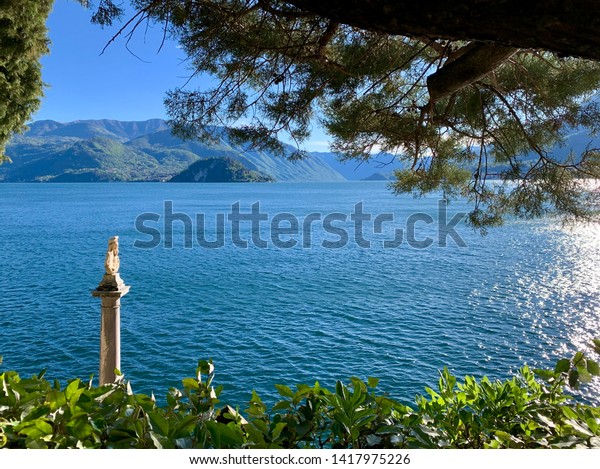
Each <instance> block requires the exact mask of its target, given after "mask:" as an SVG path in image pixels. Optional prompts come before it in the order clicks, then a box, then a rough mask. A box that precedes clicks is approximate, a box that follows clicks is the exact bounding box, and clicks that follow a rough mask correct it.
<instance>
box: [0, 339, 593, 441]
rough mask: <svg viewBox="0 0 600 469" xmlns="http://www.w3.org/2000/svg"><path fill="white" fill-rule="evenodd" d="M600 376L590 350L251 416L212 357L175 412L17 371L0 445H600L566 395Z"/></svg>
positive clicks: (314, 398)
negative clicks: (497, 376) (237, 404)
mask: <svg viewBox="0 0 600 469" xmlns="http://www.w3.org/2000/svg"><path fill="white" fill-rule="evenodd" d="M595 345H596V346H597V347H599V348H600V341H597V342H596V344H595ZM598 371H599V370H598V365H597V364H596V363H595V362H593V361H591V360H587V359H586V358H585V356H584V355H583V354H581V353H578V354H577V355H575V357H573V359H571V360H561V361H559V362H558V364H557V366H556V368H555V369H554V370H535V372H534V371H532V370H530V369H529V368H527V367H524V368H522V369H521V370H520V372H519V374H518V375H517V376H515V377H514V378H512V379H510V380H506V381H490V380H489V379H487V378H483V379H481V380H479V381H478V380H476V379H475V378H473V377H470V376H467V377H465V379H464V381H463V382H458V380H457V378H456V377H454V376H452V375H451V374H450V373H449V372H448V370H447V369H444V370H443V371H442V372H440V379H439V383H438V389H437V390H433V389H430V388H426V393H427V396H418V397H417V399H416V403H415V405H414V406H413V407H411V406H407V405H404V404H402V403H400V402H398V401H396V400H394V399H392V398H390V397H389V396H386V395H382V394H378V393H377V392H376V387H377V379H375V378H369V379H368V380H367V381H366V382H364V381H362V380H360V379H358V378H351V380H350V383H349V384H348V385H345V384H342V383H341V382H338V383H337V384H336V386H335V389H326V388H324V387H322V386H321V385H319V383H315V384H314V386H307V385H298V386H297V388H296V390H292V389H291V388H290V387H288V386H285V385H276V388H277V391H278V393H279V395H280V396H281V399H280V400H279V401H278V402H277V403H276V404H274V405H273V406H272V407H271V408H268V407H267V406H266V405H265V404H264V403H263V401H262V400H261V399H260V397H259V396H258V395H257V394H256V392H252V396H251V399H250V402H249V403H248V408H247V409H246V410H245V413H244V415H242V414H241V413H240V412H239V411H238V410H236V409H233V408H232V407H231V406H227V405H225V406H220V405H219V404H220V401H219V399H218V396H219V394H220V392H221V387H217V388H214V387H213V384H212V382H213V378H214V367H213V365H212V363H211V362H207V361H200V362H199V363H198V368H197V370H196V376H195V377H193V378H185V379H183V380H182V389H181V390H179V389H171V390H170V391H169V393H168V395H167V397H166V405H164V406H158V405H157V404H156V402H155V400H154V398H153V397H149V396H147V395H144V394H135V393H133V392H132V390H131V387H130V385H129V383H128V382H126V381H125V380H124V379H123V376H119V377H118V379H117V380H116V382H115V383H113V384H110V385H105V386H99V387H95V386H93V385H92V382H91V380H90V382H87V383H86V382H82V381H81V380H79V379H76V380H73V381H70V382H69V383H68V384H67V386H66V387H65V388H64V389H63V388H61V386H60V384H59V383H58V382H56V381H55V382H54V383H50V382H49V381H47V380H46V379H44V376H43V373H42V374H40V375H38V376H33V377H32V378H29V379H22V378H20V377H19V375H18V374H17V373H16V372H14V371H8V372H4V373H2V374H0V448H2V447H5V448H539V447H545V448H580V447H586V448H588V447H600V408H597V407H594V406H590V405H586V404H583V403H578V402H576V401H575V400H574V399H573V398H571V397H569V396H568V395H566V394H565V388H566V386H567V385H570V386H571V387H576V386H579V384H580V383H581V382H587V381H589V380H590V379H591V377H592V375H599V374H600V373H599V372H598ZM534 373H535V374H534ZM536 374H537V376H538V379H536V376H535V375H536Z"/></svg>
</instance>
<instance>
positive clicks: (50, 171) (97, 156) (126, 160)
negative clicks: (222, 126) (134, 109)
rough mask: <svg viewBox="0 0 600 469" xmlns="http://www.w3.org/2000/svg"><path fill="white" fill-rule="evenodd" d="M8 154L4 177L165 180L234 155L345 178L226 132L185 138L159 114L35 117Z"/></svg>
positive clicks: (293, 175) (293, 171) (277, 174)
mask: <svg viewBox="0 0 600 469" xmlns="http://www.w3.org/2000/svg"><path fill="white" fill-rule="evenodd" d="M286 151H287V153H291V152H292V151H293V149H292V148H291V147H286ZM6 154H7V156H8V157H10V158H11V160H12V161H13V162H12V163H6V164H3V165H0V181H4V182H46V181H49V182H102V181H167V180H170V179H171V178H172V177H173V176H175V175H178V174H180V173H182V172H183V171H184V170H186V169H187V168H188V167H189V166H190V165H191V164H193V163H195V162H196V161H198V160H201V159H207V158H230V159H233V160H235V161H239V162H241V164H242V165H244V166H245V167H246V168H247V169H248V170H252V171H258V172H261V173H264V174H265V175H267V176H269V177H271V178H273V179H275V180H277V181H340V180H344V177H343V176H342V175H341V174H340V173H338V172H337V171H335V170H334V169H333V168H331V167H330V166H329V165H328V164H326V163H325V162H324V161H321V160H320V159H318V158H315V159H312V158H311V159H307V160H303V161H289V160H287V159H286V158H282V157H279V156H276V155H274V154H272V153H270V152H268V151H257V150H254V149H251V148H250V147H249V146H239V145H233V144H231V143H229V142H227V141H226V139H225V138H218V139H217V141H216V142H214V141H210V142H203V141H183V140H181V139H179V138H177V137H175V136H173V135H172V134H171V132H170V130H169V128H168V126H167V123H166V122H165V121H163V120H161V119H152V120H148V121H143V122H123V121H115V120H106V119H105V120H84V121H75V122H69V123H60V122H55V121H51V120H45V121H37V122H34V123H32V124H30V126H29V130H28V131H27V132H26V133H25V134H24V135H18V136H15V137H14V138H13V139H12V140H11V142H10V143H9V145H8V146H7V149H6Z"/></svg>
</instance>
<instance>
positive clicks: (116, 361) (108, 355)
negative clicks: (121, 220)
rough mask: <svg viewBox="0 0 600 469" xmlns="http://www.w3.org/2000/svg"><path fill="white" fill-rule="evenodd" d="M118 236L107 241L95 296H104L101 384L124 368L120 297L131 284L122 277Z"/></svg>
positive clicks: (101, 324) (114, 377) (102, 300)
mask: <svg viewBox="0 0 600 469" xmlns="http://www.w3.org/2000/svg"><path fill="white" fill-rule="evenodd" d="M118 239H119V238H118V237H117V236H115V237H113V238H111V239H110V240H109V241H108V252H107V253H106V262H105V264H104V266H105V270H106V273H105V274H104V277H103V278H102V281H101V282H100V285H98V287H97V288H96V289H95V290H92V296H94V297H97V298H98V297H99V298H100V299H101V302H102V303H101V306H100V309H101V320H100V379H99V382H100V385H103V384H108V383H113V382H114V381H115V379H116V375H115V369H117V370H120V369H121V297H122V296H125V295H126V294H127V293H128V292H129V286H128V285H125V282H123V280H122V279H121V276H120V275H119V273H118V269H119V243H118Z"/></svg>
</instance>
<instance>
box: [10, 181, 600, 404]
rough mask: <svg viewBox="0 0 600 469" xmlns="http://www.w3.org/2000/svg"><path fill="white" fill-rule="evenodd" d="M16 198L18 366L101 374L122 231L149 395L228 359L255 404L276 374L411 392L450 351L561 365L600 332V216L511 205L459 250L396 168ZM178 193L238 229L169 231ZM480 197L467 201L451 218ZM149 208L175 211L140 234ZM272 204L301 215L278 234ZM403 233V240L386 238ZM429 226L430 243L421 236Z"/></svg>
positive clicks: (228, 375) (70, 189) (62, 374)
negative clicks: (548, 214) (108, 268)
mask: <svg viewBox="0 0 600 469" xmlns="http://www.w3.org/2000/svg"><path fill="white" fill-rule="evenodd" d="M0 196H1V198H2V204H0V223H1V226H2V236H1V237H0V252H1V253H2V256H1V257H0V269H1V270H2V272H3V278H2V282H1V287H0V355H2V356H3V359H4V362H3V364H2V365H0V369H2V370H5V369H15V370H17V371H19V372H20V373H21V374H23V375H31V374H34V373H38V372H39V371H40V370H41V369H47V370H48V371H47V376H48V377H50V378H57V379H59V380H62V381H64V380H66V379H67V378H72V377H81V378H87V377H89V375H90V374H94V375H97V369H98V353H99V327H100V313H99V311H100V305H99V301H98V299H97V298H92V296H91V295H90V290H92V289H93V288H95V287H96V286H97V284H98V282H99V281H100V280H101V278H102V274H103V263H104V253H105V251H106V241H107V239H108V238H109V237H111V236H113V235H118V236H119V237H120V250H121V253H120V254H121V275H122V277H123V279H124V280H125V281H126V283H127V284H128V285H130V286H131V291H130V293H129V294H128V295H127V296H125V297H124V298H123V299H122V311H121V314H122V317H121V321H122V323H121V340H122V370H123V372H124V373H125V375H126V377H128V378H129V379H130V380H131V382H132V386H133V388H134V390H135V391H137V392H145V393H150V392H154V394H155V395H156V396H157V397H160V396H164V395H165V393H166V391H167V389H168V388H169V387H172V386H179V385H180V380H181V378H183V377H186V376H191V375H192V374H193V372H194V368H195V366H196V363H197V360H198V359H200V358H206V359H208V358H212V359H213V360H214V362H215V365H216V371H217V377H216V382H217V384H223V385H224V391H223V394H222V395H221V397H222V399H223V400H224V401H227V402H228V403H231V404H240V405H242V406H243V404H244V403H245V402H246V401H247V400H248V398H249V397H250V396H249V392H250V391H251V390H252V389H256V390H257V391H258V392H259V394H261V395H262V396H264V397H266V398H267V399H272V398H273V397H274V395H275V388H274V384H275V383H286V384H288V385H291V386H293V385H295V384H297V383H303V382H308V383H312V382H313V381H314V380H319V381H320V382H321V383H324V384H327V385H332V384H334V383H335V380H336V379H342V380H345V379H347V378H348V377H350V376H358V377H361V378H366V377H368V376H375V377H379V378H380V388H381V390H382V391H386V392H388V393H390V394H391V395H393V396H395V397H398V398H400V399H403V400H406V401H412V399H413V397H414V395H415V394H416V393H422V392H423V388H424V386H425V385H430V386H431V385H433V384H435V383H436V381H437V376H438V375H437V370H438V369H441V368H442V367H444V366H448V367H449V368H450V369H451V371H453V372H454V373H456V374H458V375H465V374H474V375H476V376H482V375H484V374H487V375H488V376H490V377H493V378H505V377H507V376H509V375H510V374H511V373H514V372H515V371H516V370H518V368H519V367H521V366H523V365H524V364H528V365H530V366H547V365H552V364H554V362H555V360H556V359H557V357H562V356H566V355H568V354H570V353H572V352H573V351H574V350H576V349H586V347H587V344H588V342H589V341H590V339H591V338H592V337H594V336H598V335H600V331H599V327H598V326H599V324H600V295H599V292H600V229H599V228H598V226H584V225H577V226H574V227H572V228H565V227H562V226H561V225H560V224H558V223H557V222H556V221H553V220H549V219H543V220H535V221H522V220H509V221H508V222H507V223H506V224H505V226H503V227H501V228H497V229H493V230H491V231H490V233H489V235H488V236H485V237H482V236H481V235H480V234H479V233H478V232H474V231H472V230H471V229H470V228H468V227H466V226H464V225H462V224H461V225H459V226H458V227H457V228H456V232H457V233H458V235H459V236H460V238H461V239H462V240H463V241H464V243H465V244H466V246H459V245H457V243H456V242H455V241H456V239H453V238H452V237H444V236H443V233H442V236H439V235H438V231H439V230H438V229H437V228H438V226H439V223H438V221H439V220H438V218H439V216H438V199H437V198H436V197H428V198H425V199H413V198H412V197H409V196H402V197H397V196H393V195H392V194H391V193H390V192H389V191H388V190H387V189H386V186H385V184H384V183H379V182H348V183H330V184H328V183H302V184H291V183H290V184H284V183H281V184H279V183H278V184H229V185H227V184H205V185H203V184H197V185H195V184H158V183H156V184H134V183H131V184H64V185H63V184H53V185H51V184H37V185H36V184H1V185H0ZM165 201H171V202H172V207H173V211H174V212H178V213H180V214H187V215H188V216H189V217H190V220H191V221H190V224H191V225H192V226H191V228H192V230H195V231H198V227H199V223H197V222H198V220H197V219H196V215H197V214H200V215H204V220H205V224H204V231H203V233H204V234H205V238H206V239H207V240H209V241H210V240H215V239H218V236H219V232H220V233H221V234H222V235H223V244H224V245H223V247H220V248H216V249H210V248H207V247H202V246H200V245H199V244H198V242H197V240H196V239H195V237H196V233H195V231H192V232H190V233H188V234H189V235H190V237H188V238H187V241H188V242H191V243H192V247H191V248H189V247H187V248H186V246H185V245H186V238H185V233H184V222H181V221H176V222H174V223H173V229H174V231H173V235H172V239H173V247H172V248H168V247H165V241H167V243H166V244H167V245H168V239H166V238H165V236H166V235H168V227H167V230H166V231H167V232H165V226H164V220H165ZM238 202H239V211H241V212H242V213H243V214H248V213H250V212H251V207H252V205H253V204H255V203H256V202H258V203H259V205H260V206H258V205H257V206H256V207H257V208H259V209H260V213H261V214H263V218H266V220H260V223H258V224H256V226H255V228H256V227H258V228H259V229H258V230H255V231H254V232H253V231H252V226H251V223H250V222H247V221H242V222H241V223H240V232H239V233H236V232H235V231H236V230H235V227H232V224H231V221H230V220H228V218H227V215H228V214H230V213H231V212H232V206H233V205H234V204H236V203H238ZM359 203H362V210H363V212H365V213H369V214H371V220H366V221H364V223H363V226H362V229H361V230H360V233H358V235H360V237H357V236H356V233H355V229H357V228H356V223H355V222H354V220H353V219H351V218H350V217H351V215H352V214H353V213H354V212H355V210H356V204H359ZM467 210H468V207H467V206H466V205H464V204H462V203H458V202H455V203H452V204H451V205H450V206H449V207H448V215H447V219H448V220H450V219H451V218H452V217H453V216H454V214H456V213H458V212H461V211H467ZM144 213H155V214H156V216H160V219H159V221H158V222H155V221H152V219H151V218H147V219H146V221H145V222H144V224H145V226H146V228H145V230H146V233H140V232H139V231H137V230H136V227H135V221H136V218H137V217H138V216H139V215H141V214H144ZM285 213H287V215H281V214H285ZM419 213H421V214H429V216H430V217H431V219H429V218H427V215H415V214H419ZM219 214H222V215H223V217H224V227H223V228H224V230H223V229H221V228H220V227H219V225H220V222H219V218H218V215H219ZM278 214H279V217H278V218H276V217H277V216H278ZM310 214H319V215H318V216H316V215H310ZM329 214H334V215H331V216H330V217H329V219H328V220H329V221H328V223H329V225H328V227H325V226H324V223H323V219H324V218H325V217H326V216H327V215H329ZM377 216H380V218H379V221H380V223H379V225H380V226H379V227H378V229H377V230H374V228H373V222H374V219H375V218H376V217H377ZM318 217H320V218H321V220H319V219H318ZM392 217H393V221H392V220H391V218H392ZM178 218H181V216H180V215H178ZM344 218H345V220H346V221H344ZM355 218H356V217H355ZM274 220H276V221H277V222H278V223H279V224H278V225H277V226H279V227H280V228H283V229H282V230H281V231H280V233H279V237H275V238H272V235H273V232H272V230H270V228H271V225H272V224H273V222H274ZM286 220H287V221H286ZM293 220H297V223H298V225H297V226H294V221H293ZM431 221H433V223H431ZM308 222H310V225H309V224H308ZM411 224H412V225H414V226H413V228H414V229H412V228H411ZM277 226H275V227H277ZM148 228H152V229H155V230H157V232H160V234H161V239H160V245H159V246H157V247H154V248H151V249H144V248H140V247H136V246H135V244H136V242H137V243H138V244H139V243H140V242H142V243H146V244H149V242H150V241H151V240H152V238H151V235H150V234H148V233H150V231H149V230H148ZM285 228H289V230H288V231H287V232H286V231H285ZM336 229H337V231H336ZM398 229H403V230H404V231H403V232H402V234H403V237H401V238H399V239H400V240H403V242H402V243H401V244H400V245H399V246H398V247H395V248H392V247H389V246H387V247H385V246H384V241H388V244H389V241H391V240H392V239H394V237H395V236H396V235H397V231H396V230H398ZM375 231H378V232H375ZM407 231H409V232H410V233H412V234H411V235H410V236H412V238H411V240H412V241H411V243H409V242H408V241H407ZM344 233H346V234H347V235H348V240H347V242H344V241H345V235H344ZM236 234H237V235H239V236H238V237H239V238H240V240H246V241H249V242H248V247H247V248H242V247H239V246H236V244H240V243H239V242H238V243H235V242H234V238H235V235H236ZM253 235H254V241H255V242H253V238H252V236H253ZM410 236H408V237H410ZM413 238H414V239H413ZM428 238H431V241H432V245H431V246H429V247H427V248H424V249H419V248H417V247H416V245H417V244H419V242H420V241H426V240H427V239H428ZM294 240H295V241H296V243H295V246H293V247H289V248H284V247H282V244H283V245H285V244H290V245H291V244H294V242H293V241H294ZM440 240H441V241H444V240H445V241H446V244H447V245H446V246H445V247H444V246H440ZM238 241H239V240H238ZM263 242H264V244H266V247H260V246H261V245H262V244H263ZM286 242H287V243H286ZM323 242H325V245H326V246H327V242H329V243H330V244H333V245H334V246H338V245H342V246H340V247H324V246H323ZM366 242H370V247H368V248H367V247H364V245H365V243H366ZM308 244H310V247H308ZM423 244H427V243H423ZM441 244H444V243H443V242H442V243H441ZM459 244H462V243H459ZM588 350H589V349H588ZM599 391H600V386H599V385H598V383H597V382H596V383H595V384H594V385H592V386H590V387H588V388H586V394H587V398H588V399H590V400H592V401H594V402H596V403H598V402H599V398H598V395H599Z"/></svg>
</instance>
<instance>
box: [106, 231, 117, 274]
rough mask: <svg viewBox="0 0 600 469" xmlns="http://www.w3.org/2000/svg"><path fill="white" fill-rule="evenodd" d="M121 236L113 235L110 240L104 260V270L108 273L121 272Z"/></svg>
mask: <svg viewBox="0 0 600 469" xmlns="http://www.w3.org/2000/svg"><path fill="white" fill-rule="evenodd" d="M119 263H120V262H119V237H118V236H113V237H112V238H110V239H109V240H108V251H107V252H106V260H105V261H104V270H105V271H106V274H107V275H115V274H116V273H117V272H119Z"/></svg>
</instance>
